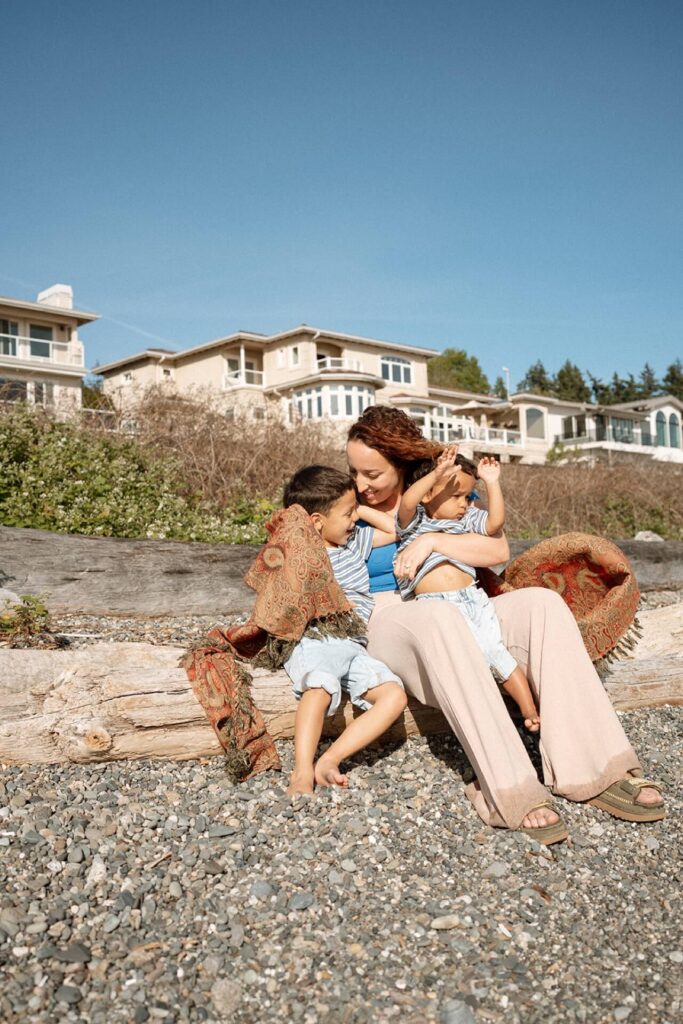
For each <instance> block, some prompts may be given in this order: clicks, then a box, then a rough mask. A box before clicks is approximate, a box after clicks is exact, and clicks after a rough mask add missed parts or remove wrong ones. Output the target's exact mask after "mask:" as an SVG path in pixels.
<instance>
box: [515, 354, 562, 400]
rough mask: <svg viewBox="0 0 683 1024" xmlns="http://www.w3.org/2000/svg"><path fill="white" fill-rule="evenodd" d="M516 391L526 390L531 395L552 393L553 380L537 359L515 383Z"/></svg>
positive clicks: (553, 392)
mask: <svg viewBox="0 0 683 1024" xmlns="http://www.w3.org/2000/svg"><path fill="white" fill-rule="evenodd" d="M517 390H518V391H528V392H529V393H530V394H532V395H554V394H555V391H554V388H553V380H552V378H551V377H549V376H548V372H547V370H546V368H545V366H544V365H543V363H542V362H541V360H540V359H539V360H538V361H537V362H535V363H534V364H533V365H532V366H530V367H529V369H528V370H527V371H526V373H525V375H524V377H523V378H522V379H521V380H520V382H519V384H518V385H517Z"/></svg>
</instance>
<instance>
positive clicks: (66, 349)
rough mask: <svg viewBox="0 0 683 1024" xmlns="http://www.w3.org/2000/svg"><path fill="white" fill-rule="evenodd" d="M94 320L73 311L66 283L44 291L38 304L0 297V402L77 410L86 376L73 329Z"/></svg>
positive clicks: (69, 290)
mask: <svg viewBox="0 0 683 1024" xmlns="http://www.w3.org/2000/svg"><path fill="white" fill-rule="evenodd" d="M97 319H98V316H97V314H95V313H85V312H83V311H82V310H78V309H74V308H73V291H72V290H71V288H70V287H69V285H66V284H55V285H53V286H52V287H51V288H46V289H45V291H42V292H40V294H39V295H38V300H37V302H22V301H20V300H19V299H11V298H5V297H2V296H0V400H2V401H22V402H28V403H29V404H30V405H43V406H46V407H54V408H55V409H56V410H57V411H58V412H60V413H65V414H66V413H68V412H69V411H71V410H75V409H80V407H81V393H82V392H81V385H82V379H83V375H84V373H85V372H86V371H85V360H84V355H83V344H82V342H81V340H80V338H79V337H78V328H79V327H82V326H83V324H89V323H92V321H93V320H97Z"/></svg>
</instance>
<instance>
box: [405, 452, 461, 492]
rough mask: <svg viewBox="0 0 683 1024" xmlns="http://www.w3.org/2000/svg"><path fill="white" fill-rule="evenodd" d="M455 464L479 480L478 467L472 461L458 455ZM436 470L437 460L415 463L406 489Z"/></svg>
mask: <svg viewBox="0 0 683 1024" xmlns="http://www.w3.org/2000/svg"><path fill="white" fill-rule="evenodd" d="M455 464H456V466H459V467H460V469H461V470H462V471H463V473H467V474H468V476H473V477H474V479H475V480H476V479H477V467H476V465H475V464H474V462H472V460H471V459H466V458H465V456H464V455H456V456H455ZM435 468H436V459H422V461H421V462H417V463H415V465H414V466H413V467H412V469H411V472H410V473H409V475H408V478H407V479H406V482H405V485H406V487H411V486H412V485H413V484H414V483H415V481H416V480H421V479H422V477H423V476H427V473H431V471H432V470H433V469H435Z"/></svg>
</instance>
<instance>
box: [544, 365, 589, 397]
mask: <svg viewBox="0 0 683 1024" xmlns="http://www.w3.org/2000/svg"><path fill="white" fill-rule="evenodd" d="M553 389H554V392H555V394H556V395H557V397H558V398H562V399H563V400H564V401H565V402H589V401H590V397H591V389H590V388H589V387H588V385H587V384H586V382H585V380H584V379H583V374H582V373H581V370H580V369H579V368H578V366H575V365H574V363H571V362H570V361H569V360H567V361H566V363H565V364H564V366H561V367H560V369H559V370H558V371H557V374H556V375H555V379H554V382H553Z"/></svg>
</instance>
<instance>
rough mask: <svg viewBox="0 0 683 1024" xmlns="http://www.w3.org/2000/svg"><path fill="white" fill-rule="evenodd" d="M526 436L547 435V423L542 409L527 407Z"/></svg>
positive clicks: (541, 436) (542, 436)
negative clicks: (544, 420)
mask: <svg viewBox="0 0 683 1024" xmlns="http://www.w3.org/2000/svg"><path fill="white" fill-rule="evenodd" d="M526 436H527V437H540V438H544V437H545V424H544V422H543V410H542V409H527V411H526Z"/></svg>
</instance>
